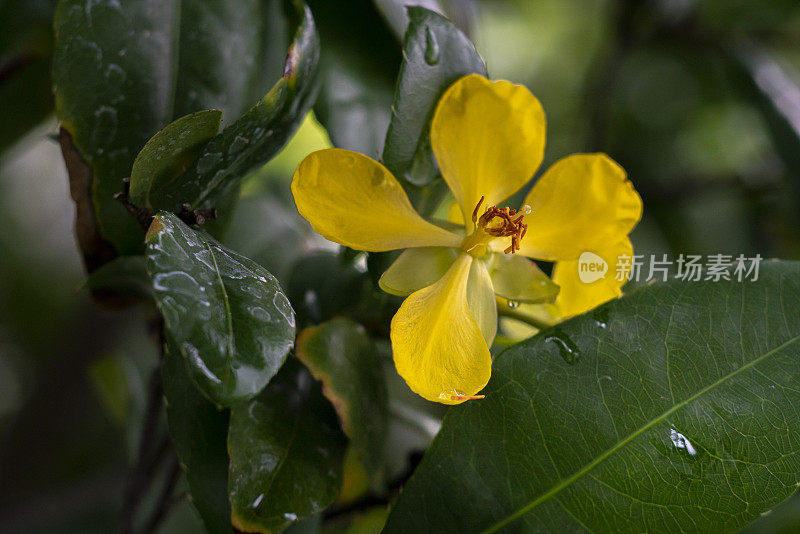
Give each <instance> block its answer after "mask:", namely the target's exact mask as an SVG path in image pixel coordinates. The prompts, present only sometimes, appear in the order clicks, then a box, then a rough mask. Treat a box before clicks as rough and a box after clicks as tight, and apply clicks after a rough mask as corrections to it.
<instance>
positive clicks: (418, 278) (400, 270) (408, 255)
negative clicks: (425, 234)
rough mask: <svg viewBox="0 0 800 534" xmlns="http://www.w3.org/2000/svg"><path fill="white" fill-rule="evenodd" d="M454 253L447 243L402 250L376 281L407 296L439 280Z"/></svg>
mask: <svg viewBox="0 0 800 534" xmlns="http://www.w3.org/2000/svg"><path fill="white" fill-rule="evenodd" d="M457 256H458V251H457V250H456V249H454V248H449V247H419V248H410V249H408V250H404V251H403V253H402V254H400V256H398V258H397V259H396V260H394V262H393V263H392V264H391V265H390V266H389V268H388V269H387V270H386V272H384V273H383V276H381V278H380V280H378V285H379V286H380V287H381V289H383V290H384V291H386V292H387V293H390V294H392V295H399V296H401V297H405V296H408V295H410V294H411V293H413V292H414V291H418V290H420V289H422V288H423V287H428V286H429V285H431V284H435V283H436V282H438V281H439V280H440V279H441V278H442V276H444V273H446V272H447V270H448V269H449V268H450V266H451V265H453V262H454V261H455V259H456V257H457Z"/></svg>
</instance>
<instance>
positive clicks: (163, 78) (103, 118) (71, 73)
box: [53, 0, 179, 255]
mask: <svg viewBox="0 0 800 534" xmlns="http://www.w3.org/2000/svg"><path fill="white" fill-rule="evenodd" d="M177 11H178V2H177V1H176V0H171V1H161V0H130V1H126V2H111V1H99V2H87V1H86V0H61V1H60V2H59V3H58V7H57V8H56V14H55V33H56V44H55V52H54V59H53V83H54V91H55V96H56V114H57V115H58V118H59V120H60V121H61V124H62V127H63V128H64V129H66V130H67V131H68V132H69V133H70V135H71V136H72V140H73V143H74V145H75V147H76V148H77V150H78V152H79V153H80V154H81V156H82V157H83V159H85V160H86V162H87V164H88V166H89V168H90V170H91V171H90V172H91V173H92V175H93V179H92V183H91V191H92V203H93V206H94V211H95V213H94V216H95V217H96V219H97V222H98V225H99V231H100V234H101V235H102V236H103V237H104V238H105V239H107V240H108V241H110V242H111V243H112V245H113V246H114V247H115V249H116V250H117V252H118V253H119V254H122V255H128V254H140V253H141V251H142V237H143V232H142V230H141V228H140V227H139V225H138V223H137V222H136V220H135V219H134V218H133V217H131V215H130V214H129V213H128V212H127V211H126V210H125V208H124V207H123V206H122V205H121V204H120V203H119V202H117V201H115V200H114V195H115V194H116V193H118V192H120V191H122V189H123V182H122V179H123V178H125V177H127V176H130V172H131V165H132V164H133V159H134V157H135V156H136V154H137V153H138V152H139V149H140V148H141V147H142V146H144V144H145V142H146V141H147V139H148V138H149V137H150V136H151V135H153V134H154V133H155V132H157V131H158V130H160V129H161V128H162V127H163V126H164V125H166V124H167V123H168V122H169V120H170V118H171V115H172V99H171V95H172V93H173V91H174V83H173V78H174V76H173V73H172V70H173V54H174V53H176V52H177V50H176V48H175V46H174V43H173V40H174V35H175V26H176V24H177V21H178V16H179V14H178V12H177Z"/></svg>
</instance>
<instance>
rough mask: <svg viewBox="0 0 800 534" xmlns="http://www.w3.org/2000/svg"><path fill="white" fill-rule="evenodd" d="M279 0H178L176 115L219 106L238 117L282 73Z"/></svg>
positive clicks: (283, 33)
mask: <svg viewBox="0 0 800 534" xmlns="http://www.w3.org/2000/svg"><path fill="white" fill-rule="evenodd" d="M283 4H284V2H283V0H188V1H187V0H182V2H181V20H180V51H181V52H180V55H179V57H178V58H177V59H178V75H177V80H176V89H175V91H176V94H175V111H174V116H177V117H179V116H182V115H188V114H190V113H194V112H195V111H199V110H202V109H212V108H216V109H221V110H222V111H223V118H224V119H225V121H226V123H228V124H229V123H231V122H233V121H234V120H236V119H237V118H238V117H239V116H241V114H242V113H244V112H245V111H247V110H248V109H249V108H250V107H251V106H252V105H253V104H254V103H255V102H257V101H258V100H259V99H260V98H261V97H263V96H264V94H265V93H267V91H269V89H270V87H271V86H272V84H273V83H275V80H277V79H279V78H280V76H281V73H282V71H281V68H282V66H283V60H284V58H285V57H286V45H287V44H289V37H290V36H289V35H287V33H288V27H287V26H288V23H287V20H286V17H285V16H284V13H283V9H282V7H283Z"/></svg>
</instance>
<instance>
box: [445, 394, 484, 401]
mask: <svg viewBox="0 0 800 534" xmlns="http://www.w3.org/2000/svg"><path fill="white" fill-rule="evenodd" d="M485 398H486V395H450V400H476V399H485Z"/></svg>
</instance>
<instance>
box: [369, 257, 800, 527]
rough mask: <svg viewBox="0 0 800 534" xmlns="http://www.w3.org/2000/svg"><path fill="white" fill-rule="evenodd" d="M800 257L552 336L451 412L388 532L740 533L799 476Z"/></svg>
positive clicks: (693, 286) (654, 288)
mask: <svg viewBox="0 0 800 534" xmlns="http://www.w3.org/2000/svg"><path fill="white" fill-rule="evenodd" d="M798 294H800V263H795V262H768V263H765V264H762V265H761V272H760V273H759V278H758V281H756V282H752V281H747V280H745V281H743V282H737V281H730V282H726V281H720V282H694V283H692V282H684V281H680V280H673V281H670V282H668V283H665V284H656V285H651V286H647V287H643V288H641V289H639V290H636V291H634V292H633V293H631V294H630V295H628V296H627V297H624V298H622V299H620V300H616V301H614V302H611V303H608V304H605V305H603V306H601V307H600V308H598V309H596V310H595V311H594V312H591V313H590V314H587V315H582V316H579V317H576V318H574V319H571V320H569V321H566V322H564V323H562V324H560V325H559V326H557V327H555V328H551V329H548V330H545V331H543V332H541V333H540V334H538V335H537V336H535V337H533V338H531V339H530V340H528V341H526V342H524V343H521V344H519V345H516V346H514V347H511V348H509V349H508V350H506V351H505V352H503V353H502V354H500V355H499V356H498V357H497V358H496V359H495V361H494V369H493V375H492V379H491V381H490V382H489V385H488V387H487V388H486V390H485V391H484V393H485V394H486V399H485V400H482V401H478V402H474V401H473V402H469V403H467V404H465V405H461V406H458V407H456V408H454V409H451V410H450V411H449V412H448V414H447V416H446V417H445V419H444V423H443V426H442V430H441V432H440V433H439V435H438V436H437V438H436V440H435V441H434V443H433V444H432V446H431V448H430V450H429V451H428V453H427V454H426V456H425V458H424V459H423V461H422V463H421V464H420V466H419V468H418V469H417V471H416V473H415V474H414V476H413V477H412V478H411V480H410V481H409V483H408V484H407V485H406V487H405V489H404V491H403V493H402V494H401V497H400V500H399V502H398V503H397V506H396V507H395V509H394V510H393V512H392V513H391V515H390V517H389V521H388V523H387V528H386V530H385V531H384V532H386V533H389V534H391V533H394V532H423V531H426V532H478V531H481V532H496V531H499V530H503V531H509V530H510V531H524V532H538V531H553V530H560V531H581V532H582V531H594V532H598V531H600V532H645V531H650V530H653V529H657V530H663V531H665V532H686V531H690V532H728V531H733V530H736V529H737V528H740V527H742V526H743V525H745V524H747V523H748V522H750V521H752V520H754V519H756V518H757V517H759V514H760V513H762V512H765V511H767V510H769V509H770V508H772V507H773V506H774V505H775V504H777V503H779V502H780V501H782V500H784V499H786V498H787V497H789V496H790V495H791V494H792V493H794V491H795V490H796V488H797V486H798V482H800V474H799V473H800V419H798V417H797V408H796V407H797V406H798V405H800V374H798V373H797V354H798V351H799V350H800V308H798V307H797V306H796V305H794V302H795V301H796V296H797V295H798Z"/></svg>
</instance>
